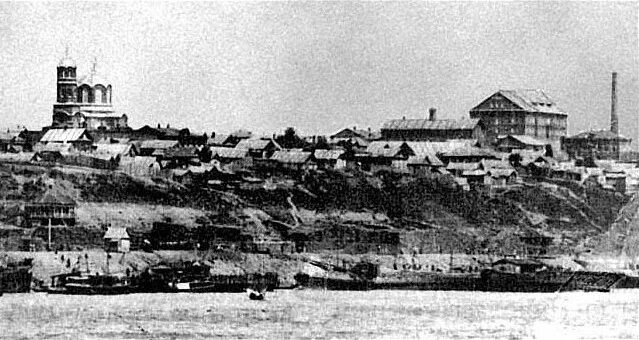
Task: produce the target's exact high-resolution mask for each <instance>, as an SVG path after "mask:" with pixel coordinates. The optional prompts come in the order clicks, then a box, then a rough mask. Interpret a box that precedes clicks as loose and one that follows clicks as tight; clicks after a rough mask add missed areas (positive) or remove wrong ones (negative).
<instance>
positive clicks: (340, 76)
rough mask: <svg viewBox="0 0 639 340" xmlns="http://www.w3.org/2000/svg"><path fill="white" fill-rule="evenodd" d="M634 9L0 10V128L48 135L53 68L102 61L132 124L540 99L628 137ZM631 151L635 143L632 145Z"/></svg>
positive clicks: (199, 126) (420, 112) (455, 111)
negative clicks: (63, 62)
mask: <svg viewBox="0 0 639 340" xmlns="http://www.w3.org/2000/svg"><path fill="white" fill-rule="evenodd" d="M637 13H638V10H637V4H635V3H630V2H623V3H610V2H605V3H604V2H600V3H588V2H568V3H554V2H482V3H477V2H473V3H463V2H444V3H434V2H417V3H413V2H408V3H407V2H398V3H394V2H383V3H372V2H362V3H352V2H338V3H331V2H303V3H289V2H258V3H255V2H251V3H246V2H241V3H237V2H236V3H218V2H206V3H181V2H180V3H175V2H171V3H160V4H158V3H133V4H129V3H96V2H63V3H62V2H56V3H48V4H46V3H13V2H11V3H9V2H2V3H0V46H1V47H2V48H0V62H1V64H2V71H3V72H2V73H3V74H2V77H0V110H1V111H0V126H8V125H15V124H25V125H27V127H29V128H38V129H39V128H41V127H42V126H45V125H48V124H50V123H51V114H52V104H53V102H54V101H55V96H56V86H55V81H56V79H55V76H56V70H55V68H56V65H57V63H58V61H59V60H60V58H61V57H62V56H63V55H64V49H65V45H69V47H70V51H71V55H72V56H73V57H74V58H75V59H76V61H77V63H78V73H79V74H80V75H82V74H84V73H87V72H88V71H89V69H90V63H91V60H92V59H93V58H94V57H97V58H98V71H99V72H100V73H102V74H103V75H105V76H106V77H107V78H108V79H109V80H110V82H111V84H112V85H113V87H114V90H113V91H114V92H113V100H114V105H115V108H116V110H117V111H118V112H121V113H126V114H127V115H128V116H129V123H130V125H131V126H132V127H140V126H142V125H144V124H150V125H155V124H157V123H162V124H163V125H165V124H167V123H168V124H171V126H176V127H189V128H191V130H195V131H200V132H208V133H210V131H217V132H231V131H233V130H236V129H238V128H246V129H250V130H253V131H256V132H260V133H266V134H271V133H274V132H281V131H283V130H284V128H285V127H287V126H294V127H296V128H297V129H298V130H299V131H300V132H301V133H303V134H315V133H321V134H331V133H334V132H336V131H338V130H339V129H341V128H343V127H346V126H357V127H358V128H366V127H369V126H370V127H372V128H374V129H379V127H380V126H381V124H382V123H383V122H384V120H386V119H390V118H401V117H402V116H406V117H407V118H409V117H410V118H422V117H426V116H427V112H428V108H429V107H436V108H437V109H438V115H439V117H440V118H455V119H458V118H461V117H468V111H469V110H470V109H471V108H472V107H473V106H475V105H476V104H478V103H479V102H481V101H482V100H483V99H485V98H486V97H488V96H489V95H491V94H492V93H494V92H496V91H497V90H499V89H511V88H540V89H543V90H545V91H547V93H548V94H550V95H551V96H552V97H554V98H555V99H556V101H557V102H558V104H559V105H560V107H562V108H563V109H564V110H565V111H566V112H567V113H568V114H569V118H568V124H569V127H568V131H569V134H574V133H577V132H579V131H582V130H584V129H588V128H608V127H609V124H610V123H609V117H610V81H611V80H610V78H611V72H612V71H617V72H618V73H619V77H618V98H619V101H618V107H619V109H618V112H619V116H620V120H621V123H620V130H621V133H622V134H624V135H627V136H628V137H631V138H633V139H635V140H637V139H639V110H637V108H638V107H639V88H638V86H637V85H638V79H637V76H638V74H639V72H638V71H639V70H638V65H639V62H638V61H639V60H638V59H639V58H638V39H637V35H638V32H637V27H638V19H637ZM633 144H634V145H637V142H636V141H635V142H633Z"/></svg>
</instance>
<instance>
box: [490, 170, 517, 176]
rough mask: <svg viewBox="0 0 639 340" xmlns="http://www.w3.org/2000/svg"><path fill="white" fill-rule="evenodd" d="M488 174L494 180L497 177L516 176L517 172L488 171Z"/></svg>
mask: <svg viewBox="0 0 639 340" xmlns="http://www.w3.org/2000/svg"><path fill="white" fill-rule="evenodd" d="M488 173H489V174H490V176H491V177H494V178H498V177H510V176H512V175H513V174H515V175H516V174H517V171H515V169H490V170H488Z"/></svg>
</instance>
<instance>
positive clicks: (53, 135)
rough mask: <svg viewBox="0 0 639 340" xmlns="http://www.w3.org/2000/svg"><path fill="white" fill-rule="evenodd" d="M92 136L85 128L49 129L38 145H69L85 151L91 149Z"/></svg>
mask: <svg viewBox="0 0 639 340" xmlns="http://www.w3.org/2000/svg"><path fill="white" fill-rule="evenodd" d="M92 143H93V137H92V136H91V134H90V133H89V132H88V131H87V129H84V128H79V129H49V130H48V131H47V132H46V133H45V134H44V136H42V138H40V142H39V146H40V147H42V146H47V145H50V144H52V145H63V146H64V145H71V147H72V149H74V150H78V151H86V150H90V149H91V144H92Z"/></svg>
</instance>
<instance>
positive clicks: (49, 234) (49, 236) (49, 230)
mask: <svg viewBox="0 0 639 340" xmlns="http://www.w3.org/2000/svg"><path fill="white" fill-rule="evenodd" d="M47 234H48V241H49V242H48V243H49V245H48V247H49V251H51V218H50V217H49V228H48V232H47Z"/></svg>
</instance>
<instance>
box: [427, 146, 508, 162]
mask: <svg viewBox="0 0 639 340" xmlns="http://www.w3.org/2000/svg"><path fill="white" fill-rule="evenodd" d="M438 156H439V158H440V159H441V160H442V162H444V164H448V163H476V162H481V161H482V160H484V159H497V156H495V153H493V152H492V151H490V150H488V149H483V148H478V147H461V148H457V149H455V150H452V151H449V152H443V153H440V154H439V155H438Z"/></svg>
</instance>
